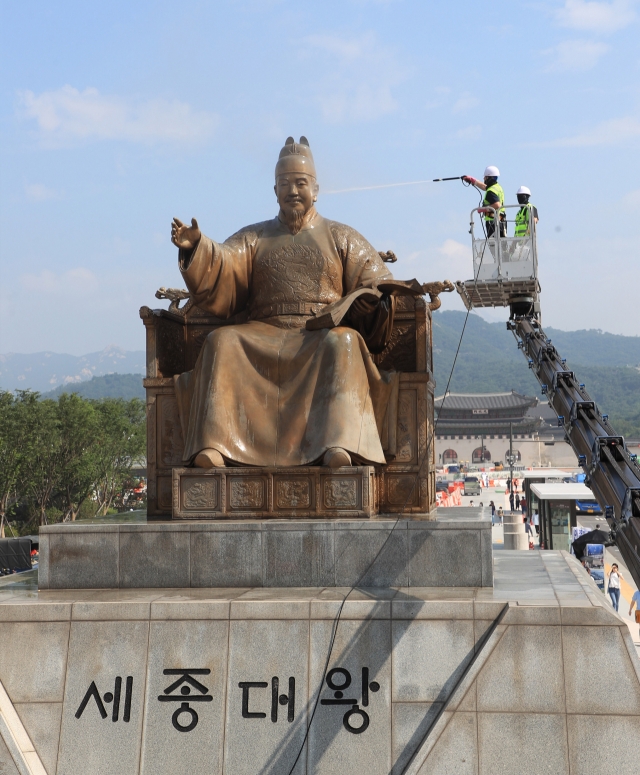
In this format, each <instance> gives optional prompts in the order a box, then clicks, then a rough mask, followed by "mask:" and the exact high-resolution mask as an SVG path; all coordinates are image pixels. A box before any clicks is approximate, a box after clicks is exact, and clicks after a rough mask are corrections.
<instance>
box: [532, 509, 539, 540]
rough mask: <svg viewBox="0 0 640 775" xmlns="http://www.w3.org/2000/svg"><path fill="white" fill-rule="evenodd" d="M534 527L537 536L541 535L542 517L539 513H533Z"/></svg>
mask: <svg viewBox="0 0 640 775" xmlns="http://www.w3.org/2000/svg"><path fill="white" fill-rule="evenodd" d="M533 526H534V527H535V529H536V535H537V536H539V535H540V515H539V514H538V512H537V511H534V512H533Z"/></svg>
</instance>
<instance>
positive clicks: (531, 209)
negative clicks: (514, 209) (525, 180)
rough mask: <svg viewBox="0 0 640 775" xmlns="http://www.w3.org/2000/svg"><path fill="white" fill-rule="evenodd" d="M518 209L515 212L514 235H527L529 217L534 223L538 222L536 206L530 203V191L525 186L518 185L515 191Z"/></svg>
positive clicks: (529, 222) (528, 233)
mask: <svg viewBox="0 0 640 775" xmlns="http://www.w3.org/2000/svg"><path fill="white" fill-rule="evenodd" d="M516 196H517V197H518V204H519V205H520V209H519V210H518V213H517V214H516V230H515V234H514V236H515V237H528V236H529V235H530V234H531V219H532V218H533V222H534V224H536V223H538V208H537V207H536V206H535V205H532V204H531V202H530V201H529V199H530V198H531V191H529V189H528V188H527V187H526V186H520V188H519V189H518V190H517V191H516Z"/></svg>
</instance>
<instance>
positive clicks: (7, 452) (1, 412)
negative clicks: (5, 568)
mask: <svg viewBox="0 0 640 775" xmlns="http://www.w3.org/2000/svg"><path fill="white" fill-rule="evenodd" d="M17 404H18V401H17V399H16V397H15V396H14V395H13V393H9V392H7V391H2V392H0V538H4V537H5V536H4V531H5V524H6V514H7V508H8V507H9V505H10V503H11V499H12V498H13V499H15V493H16V488H17V485H18V480H19V478H20V467H21V463H22V455H21V450H20V437H21V423H20V418H19V407H18V405H17Z"/></svg>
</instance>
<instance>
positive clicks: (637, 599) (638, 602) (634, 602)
mask: <svg viewBox="0 0 640 775" xmlns="http://www.w3.org/2000/svg"><path fill="white" fill-rule="evenodd" d="M634 606H635V608H636V624H640V590H637V589H636V591H635V592H634V593H633V597H632V598H631V605H630V606H629V616H631V612H632V611H633V607H634ZM638 637H640V629H639V630H638Z"/></svg>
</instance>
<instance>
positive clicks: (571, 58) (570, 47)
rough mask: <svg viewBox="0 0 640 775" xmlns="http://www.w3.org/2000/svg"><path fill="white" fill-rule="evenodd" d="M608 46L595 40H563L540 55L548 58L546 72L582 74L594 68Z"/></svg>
mask: <svg viewBox="0 0 640 775" xmlns="http://www.w3.org/2000/svg"><path fill="white" fill-rule="evenodd" d="M608 50H609V46H607V44H606V43H601V42H599V41H595V40H563V41H562V42H561V43H558V45H557V46H554V47H553V48H550V49H547V50H546V51H543V52H542V53H543V54H545V55H546V56H548V57H549V58H550V63H549V66H548V68H547V69H548V70H551V71H554V70H561V71H567V70H568V71H573V72H583V71H585V70H590V69H591V68H592V67H595V66H596V65H597V63H598V60H599V59H600V57H602V56H603V55H604V54H606V53H607V51H608Z"/></svg>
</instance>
